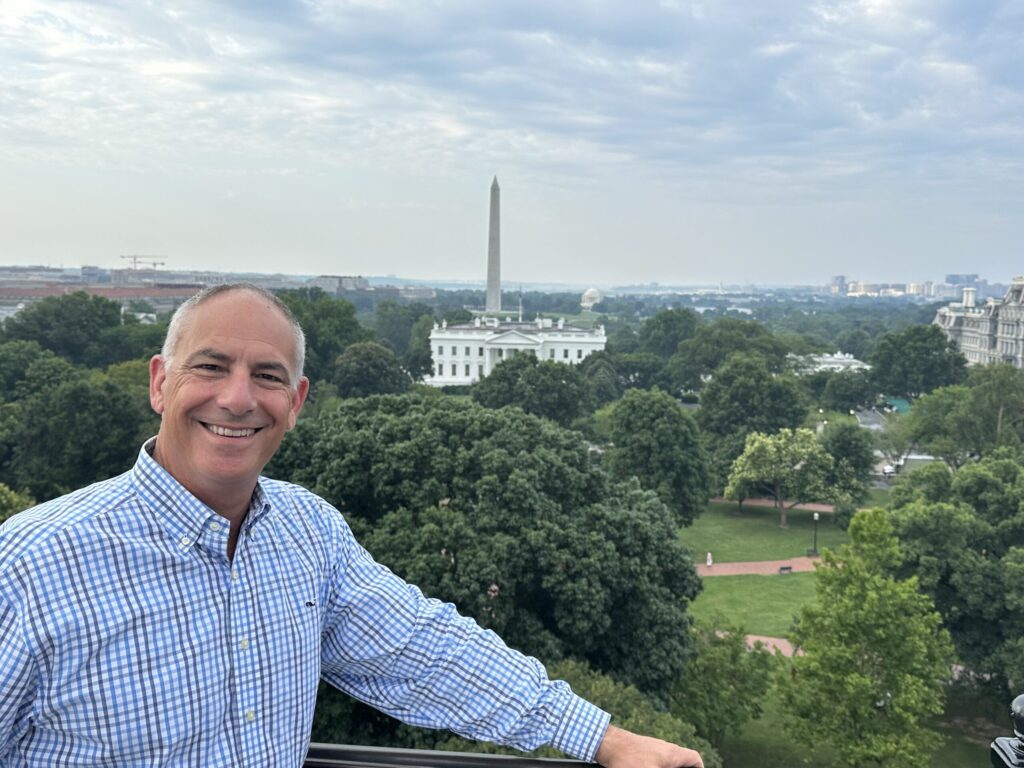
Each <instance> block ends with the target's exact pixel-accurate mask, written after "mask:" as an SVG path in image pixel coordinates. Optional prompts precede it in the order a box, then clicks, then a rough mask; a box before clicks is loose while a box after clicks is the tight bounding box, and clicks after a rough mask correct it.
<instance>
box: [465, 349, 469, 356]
mask: <svg viewBox="0 0 1024 768" xmlns="http://www.w3.org/2000/svg"><path fill="white" fill-rule="evenodd" d="M466 357H469V347H466Z"/></svg>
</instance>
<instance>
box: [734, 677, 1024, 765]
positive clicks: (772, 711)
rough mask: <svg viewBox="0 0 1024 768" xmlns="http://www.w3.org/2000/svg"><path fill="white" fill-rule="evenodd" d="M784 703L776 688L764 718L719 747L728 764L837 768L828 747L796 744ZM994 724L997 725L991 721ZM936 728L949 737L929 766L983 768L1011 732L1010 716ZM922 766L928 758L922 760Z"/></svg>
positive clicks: (945, 723)
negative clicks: (983, 724) (999, 722)
mask: <svg viewBox="0 0 1024 768" xmlns="http://www.w3.org/2000/svg"><path fill="white" fill-rule="evenodd" d="M781 713H782V705H781V703H780V702H779V700H778V698H777V697H776V696H775V694H774V692H773V693H772V694H771V695H769V697H768V699H767V700H766V701H765V712H764V715H763V716H762V717H761V719H760V720H753V721H751V722H748V723H747V724H746V725H744V726H743V728H742V729H741V730H740V731H739V732H737V733H734V734H733V735H732V736H730V737H728V738H727V739H726V740H725V743H724V744H723V745H722V748H721V749H720V750H719V751H720V753H721V755H722V762H723V763H724V764H725V768H740V767H741V766H747V765H757V766H758V768H792V766H794V765H802V766H807V768H834V766H836V765H837V761H836V760H835V759H834V757H833V756H832V754H831V753H830V752H829V750H828V749H827V748H818V749H813V750H811V749H807V748H806V747H801V746H799V745H797V744H794V743H793V742H792V741H791V740H790V737H789V735H788V734H787V733H786V731H784V730H783V728H782V714H781ZM990 727H993V728H995V726H993V725H991V724H990ZM936 729H937V730H938V731H940V732H941V733H942V734H943V736H945V741H944V742H943V743H942V745H941V746H940V747H939V749H938V750H937V751H936V752H935V753H934V754H933V755H932V756H931V759H930V760H929V767H928V768H979V766H985V765H988V745H989V743H990V742H991V741H992V738H994V737H995V736H1009V735H1011V733H1010V728H1009V718H1007V723H1006V725H1005V726H1002V727H998V728H995V730H992V731H991V735H989V734H990V731H988V730H985V729H984V728H981V729H979V726H978V724H977V723H975V724H974V725H972V726H969V727H966V728H964V727H963V726H962V721H959V720H954V719H952V718H951V717H948V716H947V717H946V718H943V719H941V720H940V721H939V723H938V725H937V727H936ZM921 762H922V768H925V766H924V765H923V763H924V761H923V760H922V761H921Z"/></svg>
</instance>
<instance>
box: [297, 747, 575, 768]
mask: <svg viewBox="0 0 1024 768" xmlns="http://www.w3.org/2000/svg"><path fill="white" fill-rule="evenodd" d="M303 765H304V768H586V766H588V765H590V764H589V763H582V762H580V761H579V760H554V759H551V758H543V757H518V756H513V755H486V754H480V753H478V752H441V751H434V750H429V749H390V748H387V747H359V746H352V745H347V744H317V743H313V744H310V745H309V754H308V755H307V756H306V762H305V763H304V764H303Z"/></svg>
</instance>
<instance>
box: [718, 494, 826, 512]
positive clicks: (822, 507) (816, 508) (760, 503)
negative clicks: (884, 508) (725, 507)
mask: <svg viewBox="0 0 1024 768" xmlns="http://www.w3.org/2000/svg"><path fill="white" fill-rule="evenodd" d="M711 501H713V502H714V503H715V504H735V503H736V501H735V499H727V498H725V497H723V496H715V497H714V498H713V499H711ZM743 506H745V507H774V506H775V500H774V499H744V500H743ZM790 509H806V510H808V511H809V512H832V511H833V510H834V509H835V507H833V506H832V505H831V504H814V503H812V502H808V503H806V504H797V505H795V506H793V507H788V506H787V507H786V511H787V512H788V511H789V510H790Z"/></svg>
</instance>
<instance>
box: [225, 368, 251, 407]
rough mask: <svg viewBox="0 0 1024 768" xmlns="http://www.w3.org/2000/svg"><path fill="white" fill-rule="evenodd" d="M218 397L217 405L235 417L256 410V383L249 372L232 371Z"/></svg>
mask: <svg viewBox="0 0 1024 768" xmlns="http://www.w3.org/2000/svg"><path fill="white" fill-rule="evenodd" d="M222 384H223V386H221V388H220V391H219V392H218V395H217V405H219V406H220V407H221V408H223V409H224V410H226V411H228V412H229V413H231V414H233V415H235V416H242V415H244V414H246V413H249V412H251V411H254V410H255V409H256V397H255V383H254V382H253V380H252V377H251V376H250V375H249V374H248V372H247V371H232V372H231V374H230V375H229V376H227V377H226V378H225V379H224V380H223V382H222Z"/></svg>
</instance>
